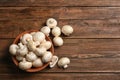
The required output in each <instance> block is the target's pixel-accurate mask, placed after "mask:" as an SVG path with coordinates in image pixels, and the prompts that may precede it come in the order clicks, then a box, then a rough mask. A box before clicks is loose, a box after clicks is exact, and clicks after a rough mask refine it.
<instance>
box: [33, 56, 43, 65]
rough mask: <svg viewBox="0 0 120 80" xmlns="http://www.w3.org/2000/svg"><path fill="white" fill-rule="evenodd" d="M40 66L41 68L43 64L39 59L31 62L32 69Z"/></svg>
mask: <svg viewBox="0 0 120 80" xmlns="http://www.w3.org/2000/svg"><path fill="white" fill-rule="evenodd" d="M41 66H43V63H42V61H41V59H40V58H38V59H36V60H35V61H33V67H41Z"/></svg>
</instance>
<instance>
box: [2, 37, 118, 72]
mask: <svg viewBox="0 0 120 80" xmlns="http://www.w3.org/2000/svg"><path fill="white" fill-rule="evenodd" d="M12 41H13V40H12V39H3V40H0V43H2V44H4V45H1V46H0V73H11V72H13V73H17V72H22V71H21V70H19V69H18V68H17V67H15V65H14V64H13V62H12V61H11V58H10V55H9V52H8V47H9V45H10V44H11V43H12ZM64 42H65V43H64V45H63V46H62V47H59V48H55V54H56V55H57V56H59V58H60V57H63V56H67V57H69V58H70V59H71V64H70V65H69V68H68V69H66V70H64V69H59V68H58V67H57V65H56V66H55V67H54V68H53V69H49V68H46V69H45V70H43V71H42V72H71V73H72V72H120V67H119V66H120V54H119V53H120V43H119V42H120V39H64Z"/></svg>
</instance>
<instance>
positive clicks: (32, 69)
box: [12, 30, 54, 72]
mask: <svg viewBox="0 0 120 80" xmlns="http://www.w3.org/2000/svg"><path fill="white" fill-rule="evenodd" d="M37 31H38V30H30V31H25V32H23V33H21V34H19V35H18V36H17V37H16V38H15V40H14V42H13V44H18V43H19V42H20V37H21V36H23V35H24V34H26V33H31V32H37ZM45 38H46V40H47V41H50V42H51V43H52V41H51V39H50V37H48V36H46V37H45ZM49 50H50V51H51V52H52V54H54V47H53V44H52V46H51V48H50V49H49ZM12 61H13V62H14V64H15V65H16V66H17V67H18V64H19V62H18V61H17V59H16V57H15V56H12ZM49 63H50V62H47V63H45V64H44V65H43V66H41V67H37V68H35V67H32V68H30V69H28V70H25V71H26V72H37V71H41V70H43V69H45V68H46V67H47V66H48V65H49Z"/></svg>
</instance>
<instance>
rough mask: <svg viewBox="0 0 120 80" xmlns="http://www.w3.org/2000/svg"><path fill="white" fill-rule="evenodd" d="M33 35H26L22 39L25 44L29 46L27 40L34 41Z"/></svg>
mask: <svg viewBox="0 0 120 80" xmlns="http://www.w3.org/2000/svg"><path fill="white" fill-rule="evenodd" d="M32 39H33V38H32V35H31V34H28V33H27V34H24V35H23V36H22V38H21V41H22V43H23V44H27V40H32Z"/></svg>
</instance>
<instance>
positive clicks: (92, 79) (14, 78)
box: [0, 73, 120, 80]
mask: <svg viewBox="0 0 120 80" xmlns="http://www.w3.org/2000/svg"><path fill="white" fill-rule="evenodd" d="M119 76H120V74H114V73H111V74H109V73H106V74H100V73H96V74H94V73H91V74H90V73H86V74H84V73H67V74H65V73H61V74H60V73H52V74H51V73H17V74H16V73H15V74H0V78H1V79H2V80H21V79H22V80H26V79H30V80H41V79H44V80H53V79H54V80H61V79H62V80H63V79H64V80H96V79H97V80H106V79H107V80H119V79H120V77H119Z"/></svg>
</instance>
